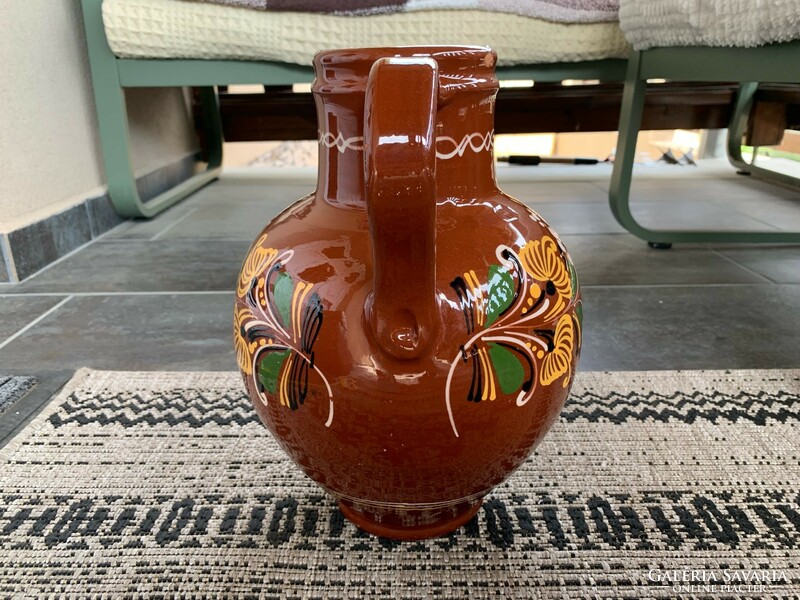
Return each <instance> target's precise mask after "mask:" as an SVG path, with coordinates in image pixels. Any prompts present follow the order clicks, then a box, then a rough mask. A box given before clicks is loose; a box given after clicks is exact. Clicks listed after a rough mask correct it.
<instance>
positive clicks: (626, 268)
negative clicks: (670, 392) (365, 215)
mask: <svg viewBox="0 0 800 600" xmlns="http://www.w3.org/2000/svg"><path fill="white" fill-rule="evenodd" d="M498 171H499V179H500V181H501V187H502V188H503V189H504V190H505V191H507V192H508V193H510V194H512V195H514V196H516V197H517V198H519V199H520V200H522V201H524V202H526V203H527V204H529V205H530V206H531V207H533V208H534V210H537V211H538V212H540V213H541V214H542V215H543V216H544V217H545V218H546V219H548V220H549V221H550V222H551V224H552V225H553V226H554V227H555V228H556V230H557V231H559V233H561V234H562V238H563V239H564V241H565V243H566V245H567V246H568V247H569V248H570V250H571V252H572V255H573V259H574V261H575V264H576V266H577V269H578V273H579V276H580V278H581V282H582V285H583V290H584V292H583V293H584V297H585V305H586V308H585V314H586V317H585V345H584V352H583V357H582V362H581V368H582V369H585V370H619V369H633V370H642V369H692V368H708V369H722V368H770V367H800V246H783V247H780V246H778V247H763V246H761V247H746V246H733V245H729V246H713V247H712V246H703V245H691V246H676V247H675V248H673V249H672V250H668V251H664V250H652V249H650V248H648V247H647V246H646V245H645V244H644V242H641V241H639V240H637V239H636V238H633V237H632V236H630V235H628V234H627V233H624V232H623V231H622V229H621V228H620V227H619V226H618V225H617V224H616V223H615V222H614V220H613V218H612V217H611V214H610V212H609V210H608V207H607V205H606V201H607V198H606V194H607V189H608V177H609V175H610V171H609V167H608V166H606V165H599V166H597V167H532V168H524V167H523V168H515V169H513V170H512V168H511V167H508V168H505V169H504V168H500V169H498ZM263 173H264V172H257V171H253V170H250V171H236V172H232V173H228V174H226V175H225V176H223V178H222V179H221V180H220V181H218V182H216V183H214V184H212V185H210V186H208V187H206V188H204V189H203V190H201V191H199V192H198V193H196V194H195V195H194V196H193V197H192V198H190V199H188V200H186V201H185V202H183V203H181V204H180V205H178V206H176V207H174V208H172V209H170V210H169V211H167V212H166V213H164V214H162V215H161V216H159V217H157V218H156V219H153V220H151V221H135V222H133V221H131V222H126V223H124V224H122V225H120V226H119V227H117V228H116V229H114V230H113V231H111V232H109V233H108V234H106V235H105V236H103V237H102V238H100V239H99V240H97V241H95V242H93V243H91V244H89V245H88V246H85V247H84V248H82V249H81V250H79V251H78V252H76V253H74V254H72V255H71V256H69V257H67V258H65V259H63V260H61V261H60V262H58V263H56V264H54V265H52V266H50V267H49V268H47V269H46V270H44V271H42V272H40V273H39V274H38V275H36V276H34V277H32V278H30V279H29V280H27V281H25V282H24V283H22V284H19V285H10V284H9V285H4V284H0V374H3V373H17V374H22V375H24V374H34V375H38V376H39V377H44V378H45V381H46V382H47V383H48V385H49V386H50V387H54V386H55V383H54V382H56V381H58V380H64V379H66V378H67V377H68V376H69V374H70V373H71V372H72V371H74V370H75V369H77V368H79V367H82V366H88V367H94V368H102V369H121V370H125V369H138V370H175V369H185V370H232V369H234V368H235V361H234V355H233V351H232V348H231V343H230V339H229V338H230V330H231V321H230V319H231V302H232V290H233V288H234V282H235V278H236V276H237V273H238V269H239V266H240V263H241V260H242V257H243V255H244V253H245V251H246V249H247V247H248V246H249V244H250V242H251V241H252V240H253V238H254V237H255V236H256V235H257V233H258V232H259V230H260V229H261V227H262V226H263V225H264V224H265V223H266V222H267V221H269V220H270V219H271V218H272V217H274V216H275V215H276V214H277V213H278V212H279V211H280V210H281V209H283V208H284V207H285V206H286V205H287V204H288V203H289V202H291V201H293V200H294V199H297V198H299V197H301V196H302V195H304V194H306V193H308V192H309V191H311V189H312V188H313V179H312V177H311V176H310V175H309V176H302V175H300V176H292V177H288V176H285V175H281V176H276V175H274V174H272V175H266V174H263ZM633 197H634V198H636V204H635V205H634V210H635V212H636V213H637V215H640V216H641V217H642V219H643V220H645V222H648V223H650V224H655V223H661V224H663V225H666V226H670V227H676V226H677V227H680V226H687V225H688V226H692V227H717V228H733V229H747V228H759V227H760V228H767V229H773V230H774V229H791V228H800V194H798V192H796V191H792V190H788V189H784V188H780V187H775V186H771V185H768V184H765V183H762V182H759V181H755V180H753V179H751V178H746V177H742V176H738V175H736V174H735V173H734V172H733V170H732V169H731V168H730V167H728V166H727V165H719V164H716V163H715V164H712V165H710V166H701V167H700V168H696V169H695V168H690V167H674V166H663V167H645V166H641V167H637V170H636V175H635V183H634V186H633ZM51 375H52V376H51ZM50 376H51V377H50ZM47 377H50V379H47Z"/></svg>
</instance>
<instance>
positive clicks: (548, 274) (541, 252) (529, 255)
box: [519, 236, 573, 298]
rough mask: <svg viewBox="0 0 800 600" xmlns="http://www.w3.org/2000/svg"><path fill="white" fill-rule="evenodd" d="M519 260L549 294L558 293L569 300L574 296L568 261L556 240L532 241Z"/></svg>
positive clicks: (544, 238)
mask: <svg viewBox="0 0 800 600" xmlns="http://www.w3.org/2000/svg"><path fill="white" fill-rule="evenodd" d="M519 258H520V261H521V262H522V267H523V268H524V269H525V271H526V272H527V273H528V275H530V276H531V277H533V279H534V280H536V281H537V282H538V283H539V284H540V285H541V286H542V287H543V288H544V289H545V291H546V292H547V293H549V294H551V295H552V294H555V293H558V294H559V295H561V296H564V297H566V298H569V297H571V296H572V292H573V290H572V282H571V281H570V276H569V271H568V269H567V261H566V259H565V258H564V257H563V256H562V255H561V252H560V250H559V248H558V244H556V242H555V240H554V239H553V238H551V237H550V236H544V237H543V238H542V239H541V240H536V241H531V242H528V243H527V244H525V246H524V247H523V248H522V250H520V252H519Z"/></svg>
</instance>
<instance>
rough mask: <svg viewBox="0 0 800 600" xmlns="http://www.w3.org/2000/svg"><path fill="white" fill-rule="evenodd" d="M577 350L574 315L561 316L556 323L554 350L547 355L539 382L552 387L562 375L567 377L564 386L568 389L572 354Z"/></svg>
mask: <svg viewBox="0 0 800 600" xmlns="http://www.w3.org/2000/svg"><path fill="white" fill-rule="evenodd" d="M574 348H575V326H574V324H573V320H572V315H570V314H565V315H561V317H560V318H559V319H558V322H557V323H556V332H555V335H554V336H553V349H552V350H550V351H549V352H548V353H547V354H545V357H544V361H543V363H542V370H541V373H540V375H539V380H540V381H541V382H542V385H550V384H551V383H553V382H554V381H555V380H556V379H558V378H559V377H561V376H562V375H565V374H566V375H567V377H566V378H565V379H564V383H563V386H564V387H567V386H568V385H569V380H570V368H571V366H572V352H573V350H574Z"/></svg>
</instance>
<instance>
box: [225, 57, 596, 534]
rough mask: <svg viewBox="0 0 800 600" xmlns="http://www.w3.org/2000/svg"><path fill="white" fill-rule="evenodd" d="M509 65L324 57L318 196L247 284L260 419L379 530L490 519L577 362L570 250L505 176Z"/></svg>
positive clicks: (251, 266) (243, 306) (263, 247)
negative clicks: (503, 128) (500, 102)
mask: <svg viewBox="0 0 800 600" xmlns="http://www.w3.org/2000/svg"><path fill="white" fill-rule="evenodd" d="M495 63H496V55H495V54H494V52H492V51H491V50H490V49H488V48H482V47H400V48H372V49H360V50H336V51H327V52H321V53H319V54H317V55H316V57H315V59H314V68H315V71H316V79H315V82H314V85H313V92H314V95H315V100H316V105H317V117H318V123H319V176H318V183H317V188H316V191H315V192H314V193H313V194H311V195H309V196H307V197H305V198H303V199H301V200H299V201H297V202H296V203H295V204H293V205H291V206H290V207H289V208H287V209H286V210H285V211H283V212H282V213H281V214H280V215H279V216H278V217H276V218H275V219H274V220H273V221H272V222H271V223H270V224H269V225H267V227H266V228H265V229H264V230H263V232H262V233H261V235H260V236H259V237H258V238H257V239H256V241H255V242H254V244H253V245H252V247H251V248H250V251H249V253H248V255H247V257H246V259H245V261H244V264H243V266H242V270H241V275H240V277H239V280H238V285H237V291H236V303H235V312H234V338H235V347H236V355H237V360H238V363H239V367H240V369H241V371H242V374H243V376H244V382H245V385H246V387H247V391H248V393H249V395H250V397H251V399H252V402H253V405H254V406H255V409H256V411H257V412H258V415H259V417H260V418H261V420H262V421H263V422H264V424H265V425H266V426H267V428H268V429H269V430H270V431H271V432H272V434H273V435H274V436H275V438H276V439H277V440H278V442H279V443H280V445H281V446H282V447H283V449H284V450H285V451H286V453H287V454H288V455H289V456H290V457H291V458H292V460H294V462H295V463H297V465H298V466H299V467H300V469H302V470H303V471H304V472H305V474H306V475H308V476H309V477H310V478H311V479H313V480H314V481H315V482H317V483H318V484H319V485H320V486H321V487H322V488H324V489H325V490H327V491H328V492H329V493H330V494H331V495H333V497H334V498H335V499H336V500H337V501H338V503H339V507H340V509H341V511H342V513H343V514H344V516H346V517H347V518H348V519H350V520H351V521H352V522H354V523H355V524H356V525H358V526H359V527H361V528H363V529H365V530H366V531H368V532H371V533H374V534H378V535H382V536H387V537H391V538H397V539H418V538H425V537H431V536H437V535H442V534H445V533H447V532H450V531H452V530H454V529H456V528H457V527H459V526H460V525H462V524H464V523H466V522H467V521H468V520H469V519H470V518H471V517H472V516H473V515H475V513H476V512H477V511H478V509H479V506H480V503H481V499H482V498H483V497H484V496H485V495H486V494H487V493H489V492H490V491H491V489H492V488H493V487H494V486H496V485H497V484H499V483H500V482H502V481H503V480H504V479H505V478H506V477H508V476H509V475H510V474H511V473H512V472H513V471H514V470H515V469H516V468H517V467H518V466H519V465H520V464H521V463H522V462H523V461H524V460H525V459H526V458H527V457H528V455H529V454H530V453H531V451H532V449H533V448H534V446H535V445H536V444H537V443H538V442H539V441H540V440H541V439H542V437H543V436H544V435H545V434H546V432H547V431H548V429H549V428H550V426H551V425H552V423H553V421H554V420H555V419H556V417H557V416H558V414H559V411H560V409H561V407H562V405H563V403H564V400H565V399H566V397H567V394H568V393H569V389H570V385H571V383H572V380H573V376H574V373H575V368H576V364H577V360H578V356H579V353H580V345H581V303H580V300H579V291H578V281H577V278H576V275H575V269H574V267H573V265H572V263H571V261H570V259H569V256H568V254H567V251H566V249H565V248H564V246H563V244H562V243H561V241H560V240H559V238H558V237H557V236H556V234H555V233H554V232H553V231H552V229H550V227H549V226H548V225H547V224H546V223H545V222H544V220H543V219H542V218H541V217H540V216H538V215H537V214H536V213H534V212H533V211H531V210H530V209H529V208H527V207H525V206H524V205H522V204H521V203H519V202H518V201H516V200H514V199H513V198H511V197H509V196H507V195H506V194H504V193H503V192H501V191H500V190H499V189H498V188H497V184H496V183H495V176H494V162H493V156H492V143H493V110H494V101H495V95H496V93H497V88H498V84H497V79H496V77H495V73H494V68H495Z"/></svg>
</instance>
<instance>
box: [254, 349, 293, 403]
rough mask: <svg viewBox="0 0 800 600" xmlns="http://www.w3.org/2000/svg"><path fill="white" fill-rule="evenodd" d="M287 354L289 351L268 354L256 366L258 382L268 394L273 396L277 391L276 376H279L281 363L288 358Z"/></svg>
mask: <svg viewBox="0 0 800 600" xmlns="http://www.w3.org/2000/svg"><path fill="white" fill-rule="evenodd" d="M289 352H290V350H276V351H274V352H268V353H267V355H266V356H265V357H264V360H262V361H261V364H260V365H258V380H259V381H260V382H261V385H263V386H264V389H265V390H267V391H268V392H269V393H270V394H274V393H275V390H276V389H278V375H280V372H281V367H282V366H283V361H285V360H286V357H287V356H289Z"/></svg>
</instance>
